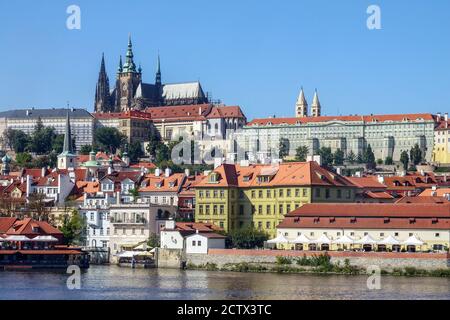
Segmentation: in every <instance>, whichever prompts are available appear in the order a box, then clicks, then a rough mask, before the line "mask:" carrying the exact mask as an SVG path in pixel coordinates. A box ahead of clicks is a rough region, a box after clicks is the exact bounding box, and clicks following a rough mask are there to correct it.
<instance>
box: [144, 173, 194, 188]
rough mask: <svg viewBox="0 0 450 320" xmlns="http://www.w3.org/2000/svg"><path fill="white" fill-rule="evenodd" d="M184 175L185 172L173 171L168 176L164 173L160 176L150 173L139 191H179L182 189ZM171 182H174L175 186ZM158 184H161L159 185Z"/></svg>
mask: <svg viewBox="0 0 450 320" xmlns="http://www.w3.org/2000/svg"><path fill="white" fill-rule="evenodd" d="M184 177H185V174H184V173H173V174H171V175H170V176H169V177H168V178H166V176H165V175H164V174H162V175H160V176H159V177H156V176H155V175H154V174H148V175H146V176H145V178H144V180H143V181H142V183H141V187H140V188H139V192H152V191H155V192H178V190H180V189H181V186H182V183H183V180H184ZM171 183H173V186H171ZM157 184H159V187H158V186H157Z"/></svg>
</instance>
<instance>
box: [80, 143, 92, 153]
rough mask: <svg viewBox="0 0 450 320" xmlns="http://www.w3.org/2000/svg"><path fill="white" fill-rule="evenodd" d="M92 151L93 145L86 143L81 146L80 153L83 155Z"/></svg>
mask: <svg viewBox="0 0 450 320" xmlns="http://www.w3.org/2000/svg"><path fill="white" fill-rule="evenodd" d="M91 151H92V146H91V145H84V146H81V148H80V154H82V155H88V154H89V153H90V152H91Z"/></svg>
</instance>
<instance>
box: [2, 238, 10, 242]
mask: <svg viewBox="0 0 450 320" xmlns="http://www.w3.org/2000/svg"><path fill="white" fill-rule="evenodd" d="M5 241H8V240H6V239H5V238H2V237H0V242H5Z"/></svg>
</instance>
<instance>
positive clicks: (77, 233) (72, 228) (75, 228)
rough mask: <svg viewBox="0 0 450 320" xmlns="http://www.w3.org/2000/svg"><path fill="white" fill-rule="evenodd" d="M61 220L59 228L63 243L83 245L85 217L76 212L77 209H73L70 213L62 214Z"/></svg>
mask: <svg viewBox="0 0 450 320" xmlns="http://www.w3.org/2000/svg"><path fill="white" fill-rule="evenodd" d="M61 220H62V221H61V222H62V226H61V228H60V230H61V232H62V233H63V235H64V243H65V244H67V245H83V243H84V241H85V237H84V230H85V228H86V219H85V218H84V217H83V216H81V215H80V214H79V213H78V210H73V211H72V212H71V214H64V215H63V216H62V217H61Z"/></svg>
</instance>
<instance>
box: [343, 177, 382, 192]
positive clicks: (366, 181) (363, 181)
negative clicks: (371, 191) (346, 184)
mask: <svg viewBox="0 0 450 320" xmlns="http://www.w3.org/2000/svg"><path fill="white" fill-rule="evenodd" d="M347 179H348V180H350V182H351V183H353V184H354V185H356V186H357V187H359V188H380V189H386V185H384V184H383V183H380V182H379V181H378V178H377V177H375V176H369V177H347Z"/></svg>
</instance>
